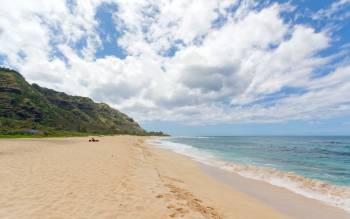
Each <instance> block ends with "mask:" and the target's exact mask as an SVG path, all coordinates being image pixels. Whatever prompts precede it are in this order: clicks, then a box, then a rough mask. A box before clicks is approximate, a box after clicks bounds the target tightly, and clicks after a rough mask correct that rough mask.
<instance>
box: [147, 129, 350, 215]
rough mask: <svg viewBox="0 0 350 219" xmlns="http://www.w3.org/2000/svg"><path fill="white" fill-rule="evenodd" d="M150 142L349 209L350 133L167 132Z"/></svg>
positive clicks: (208, 163) (199, 160) (205, 162)
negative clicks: (169, 134)
mask: <svg viewBox="0 0 350 219" xmlns="http://www.w3.org/2000/svg"><path fill="white" fill-rule="evenodd" d="M151 143H152V144H154V145H157V146H159V147H161V148H165V149H170V150H172V151H175V152H177V153H180V154H184V155H187V156H189V157H191V158H192V159H194V160H196V161H198V162H202V163H204V164H207V165H212V166H216V167H218V168H221V169H224V170H227V171H232V172H235V173H238V174H240V175H242V176H244V177H248V178H252V179H256V180H262V181H265V182H268V183H271V184H273V185H275V186H279V187H283V188H287V189H289V190H291V191H293V192H295V193H298V194H301V195H304V196H306V197H309V198H313V199H317V200H320V201H322V202H325V203H327V204H329V205H332V206H336V207H340V208H342V209H344V210H346V211H348V212H350V137H338V136H337V137H329V136H327V137H325V136H322V137H311V136H307V137H300V136H294V137H291V136H290V137H289V136H288V137H282V136H278V137H277V136H276V137H271V136H269V137H267V136H259V137H258V136H256V137H255V136H225V137H222V136H220V137H219V136H218V137H216V136H212V137H169V138H165V139H157V140H152V142H151Z"/></svg>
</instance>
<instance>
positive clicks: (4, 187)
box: [0, 136, 287, 219]
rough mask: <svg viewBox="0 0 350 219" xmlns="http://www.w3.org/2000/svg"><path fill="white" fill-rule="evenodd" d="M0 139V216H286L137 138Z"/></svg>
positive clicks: (193, 218) (161, 218)
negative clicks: (90, 139) (93, 140)
mask: <svg viewBox="0 0 350 219" xmlns="http://www.w3.org/2000/svg"><path fill="white" fill-rule="evenodd" d="M99 139H100V142H98V143H89V142H88V138H59V139H14V140H0V218H1V219H3V218H16V219H22V218H30V219H35V218H40V219H41V218H45V219H49V218H64V219H67V218H94V219H95V218H97V219H98V218H126V219H138V218H145V219H148V218H150V219H157V218H159V219H164V218H191V219H196V218H206V219H208V218H214V219H218V218H233V219H234V218H241V219H250V218H252V219H253V218H254V219H259V218H261V219H264V218H266V219H274V218H281V219H282V218H287V216H284V215H283V214H281V213H279V212H278V211H277V210H275V209H273V208H271V207H269V206H267V205H265V204H264V203H262V202H260V201H258V200H257V199H255V198H253V197H251V196H248V195H246V194H245V193H242V192H239V191H236V190H234V189H233V188H231V187H230V186H228V185H226V184H224V183H222V182H219V181H217V180H216V179H214V178H212V177H210V176H208V175H206V174H205V173H204V172H202V171H201V168H200V166H199V165H198V164H197V163H195V162H194V161H191V160H190V159H188V158H186V157H184V156H181V155H177V154H175V153H172V152H168V151H165V150H161V149H155V148H153V147H151V146H148V145H146V144H144V143H143V142H144V140H145V139H146V138H143V137H130V136H120V137H102V138H99Z"/></svg>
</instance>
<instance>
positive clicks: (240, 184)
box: [149, 143, 350, 219]
mask: <svg viewBox="0 0 350 219" xmlns="http://www.w3.org/2000/svg"><path fill="white" fill-rule="evenodd" d="M149 144H151V143H149ZM154 147H156V148H159V149H161V150H166V151H168V152H170V153H175V154H178V155H180V156H184V157H185V158H186V159H190V160H192V161H194V162H196V163H197V165H198V166H199V167H200V169H201V171H203V172H204V173H205V174H207V175H208V176H210V177H213V178H214V179H216V180H218V181H220V182H222V183H224V184H225V185H228V186H230V187H231V188H232V189H234V190H235V191H239V192H243V193H244V194H247V195H249V196H250V197H253V198H255V199H257V200H258V201H260V202H261V203H264V204H267V205H268V206H270V207H272V208H274V209H276V210H277V211H279V212H281V213H283V214H285V215H287V216H289V217H291V218H296V219H313V218H315V219H329V218H337V219H350V213H348V212H346V211H345V210H343V209H341V208H338V207H334V206H331V205H328V204H326V203H323V202H321V201H319V200H316V199H312V198H308V197H306V196H303V195H301V194H297V193H295V192H293V191H291V190H289V189H286V188H282V187H279V186H276V185H272V184H270V183H268V182H265V181H261V180H257V179H251V178H248V177H244V176H241V175H239V174H238V173H234V172H231V171H227V170H223V169H220V168H219V167H216V166H211V165H208V164H205V163H203V162H200V161H197V160H195V159H194V158H193V157H191V156H188V155H185V154H181V153H177V152H175V151H173V150H171V149H168V148H161V147H159V146H158V145H154Z"/></svg>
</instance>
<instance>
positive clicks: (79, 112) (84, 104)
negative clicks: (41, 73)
mask: <svg viewBox="0 0 350 219" xmlns="http://www.w3.org/2000/svg"><path fill="white" fill-rule="evenodd" d="M0 134H42V135H59V134H68V135H69V134H71V135H73V134H134V135H162V134H163V133H160V132H152V133H148V132H146V131H145V130H143V129H142V128H141V127H140V126H139V124H138V123H136V122H135V121H134V120H133V119H132V118H130V117H128V116H127V115H125V114H124V113H122V112H120V111H118V110H116V109H113V108H111V107H109V106H108V105H107V104H105V103H95V102H94V101H92V100H91V99H90V98H87V97H80V96H70V95H67V94H65V93H62V92H57V91H55V90H52V89H48V88H43V87H40V86H38V85H36V84H33V85H31V84H29V83H28V82H27V81H26V80H25V79H24V77H23V76H22V75H21V74H19V73H18V72H16V71H14V70H10V69H6V68H0Z"/></svg>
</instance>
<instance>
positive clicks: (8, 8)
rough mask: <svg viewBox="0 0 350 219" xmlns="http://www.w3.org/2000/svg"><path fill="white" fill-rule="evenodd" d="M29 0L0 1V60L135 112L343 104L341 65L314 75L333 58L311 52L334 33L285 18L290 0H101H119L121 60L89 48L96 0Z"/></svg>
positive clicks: (317, 111) (205, 112)
mask: <svg viewBox="0 0 350 219" xmlns="http://www.w3.org/2000/svg"><path fill="white" fill-rule="evenodd" d="M29 2H30V1H26V2H23V1H11V4H10V3H7V4H3V5H2V7H1V8H0V15H1V19H0V28H1V30H2V31H0V42H6V43H1V44H0V54H5V55H6V56H7V60H6V62H7V64H8V65H10V66H12V67H15V68H17V69H18V70H19V71H20V72H21V73H23V74H24V75H25V77H26V78H27V79H29V80H30V81H31V82H37V83H39V84H40V85H43V86H48V87H51V88H55V89H58V90H62V91H65V92H68V93H70V94H75V95H84V96H90V97H92V98H94V99H95V100H97V101H105V102H107V103H109V104H111V105H113V106H115V107H117V108H119V109H121V110H122V111H125V112H126V113H130V114H131V115H133V116H136V118H137V119H138V120H166V121H186V122H208V123H219V122H242V121H243V122H247V121H259V122H272V121H281V120H289V119H306V120H309V119H315V118H319V117H320V118H327V117H331V116H335V115H341V114H347V113H349V112H350V111H349V106H350V104H349V103H348V102H347V101H346V96H345V95H346V94H347V93H349V92H350V88H349V84H350V83H349V82H350V77H349V73H350V67H349V65H346V63H345V64H343V65H341V66H338V67H337V68H336V69H335V70H334V71H333V72H331V73H329V74H328V75H326V76H322V77H318V78H317V77H315V76H314V73H315V72H317V71H318V70H319V69H321V68H322V67H323V66H328V64H329V63H330V62H331V61H332V59H333V58H334V56H323V57H322V56H320V55H319V52H320V51H322V50H323V49H326V48H328V47H329V46H331V42H332V39H331V37H330V35H329V33H328V32H327V31H326V30H324V31H322V30H321V31H316V30H314V29H313V28H312V27H310V26H306V25H302V24H293V23H289V22H286V21H285V20H284V19H283V17H282V16H281V12H286V11H289V12H292V11H293V10H292V9H290V8H292V6H291V5H288V8H289V9H288V10H287V9H286V7H287V6H286V5H279V4H267V5H260V4H259V3H258V2H257V1H248V0H247V1H229V0H227V1H217V0H208V1H200V0H191V1H189V0H179V1H169V0H150V1H141V0H134V1H119V0H115V1H113V0H108V1H107V0H106V1H103V2H104V3H109V4H110V3H113V4H116V5H118V10H117V11H116V12H114V14H113V18H114V22H115V24H116V25H115V31H119V32H120V33H122V36H121V37H120V38H119V39H118V45H119V46H120V47H122V48H123V49H125V51H126V53H127V56H126V58H125V59H120V58H118V57H116V56H105V57H104V58H98V57H96V56H95V53H96V51H97V50H99V49H100V48H101V46H102V41H103V40H104V39H101V37H100V35H99V33H98V30H97V27H98V25H99V22H97V20H96V17H95V15H96V11H97V9H98V7H99V6H100V5H101V4H102V3H103V2H102V1H93V0H90V1H82V0H81V1H77V2H76V3H75V4H73V5H67V4H66V3H65V1H42V2H39V1H35V2H34V1H32V2H30V3H29ZM228 8H231V10H232V8H235V10H234V11H233V12H232V11H231V12H230V11H229V10H227V9H228ZM85 39H86V42H87V44H86V45H85V46H84V47H83V48H82V49H81V50H79V51H78V50H77V49H76V48H75V45H76V43H78V42H80V41H81V40H85ZM109 40H110V39H109ZM167 52H170V53H171V52H172V53H174V56H167V55H166V54H167ZM288 88H291V89H294V90H296V91H300V92H294V93H293V92H289V93H288ZM286 90H287V91H286Z"/></svg>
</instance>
